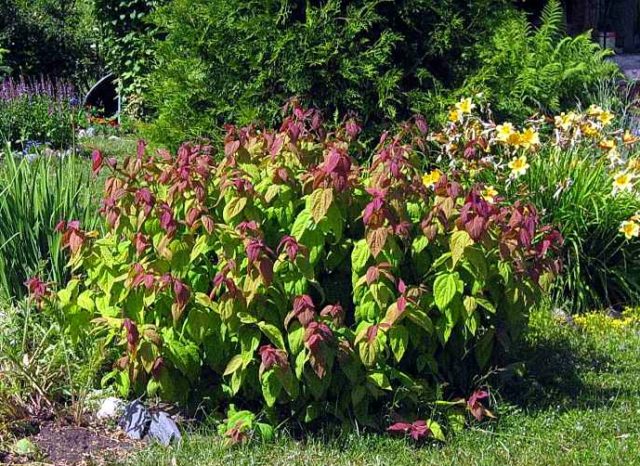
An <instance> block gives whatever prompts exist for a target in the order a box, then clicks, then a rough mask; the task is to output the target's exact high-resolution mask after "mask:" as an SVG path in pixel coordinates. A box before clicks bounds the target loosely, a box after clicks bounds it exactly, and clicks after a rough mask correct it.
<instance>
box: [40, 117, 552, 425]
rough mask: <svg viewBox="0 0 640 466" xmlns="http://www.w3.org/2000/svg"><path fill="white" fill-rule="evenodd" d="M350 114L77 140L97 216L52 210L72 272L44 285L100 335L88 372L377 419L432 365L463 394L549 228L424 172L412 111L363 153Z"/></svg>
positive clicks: (137, 384)
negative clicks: (87, 144) (173, 142)
mask: <svg viewBox="0 0 640 466" xmlns="http://www.w3.org/2000/svg"><path fill="white" fill-rule="evenodd" d="M359 130H360V128H359V126H358V125H357V123H355V122H354V121H352V120H350V121H347V122H345V124H344V125H342V126H341V127H340V128H339V129H338V130H336V131H335V132H328V131H327V130H326V128H325V126H324V125H323V123H322V119H321V117H320V115H319V113H318V112H316V111H313V110H303V109H301V108H298V107H295V108H294V109H293V110H292V113H291V114H290V115H289V116H287V117H286V119H285V120H284V122H283V124H282V126H281V127H280V129H279V130H277V131H271V130H264V129H257V128H254V127H247V128H237V127H233V126H228V127H227V134H226V137H225V140H224V153H222V154H216V153H214V150H213V149H212V148H211V147H209V146H205V145H194V144H185V145H183V146H182V147H181V148H180V149H179V151H178V152H177V154H172V153H170V152H168V151H164V150H160V151H158V152H157V153H155V154H150V153H148V151H147V149H146V148H145V145H144V143H142V142H141V143H140V144H139V146H138V151H137V154H136V155H134V156H132V157H130V158H128V159H126V160H125V161H124V162H123V163H118V162H116V161H115V160H109V159H106V160H105V159H104V158H103V157H102V155H101V154H100V153H94V156H93V161H94V170H95V171H96V172H98V171H101V170H107V171H109V173H110V175H109V177H108V179H107V181H106V184H105V191H104V201H103V207H102V211H101V212H102V215H103V216H104V218H105V220H106V224H107V229H106V232H105V233H104V234H100V233H98V232H96V231H87V230H85V229H83V228H82V225H79V224H78V223H77V222H70V223H65V222H63V223H61V224H60V225H59V230H60V231H61V233H62V235H63V236H62V244H63V245H64V247H65V248H67V249H68V251H69V256H70V261H69V266H70V267H71V269H72V273H73V279H72V280H71V281H70V282H69V283H68V285H67V286H66V287H64V288H62V289H60V290H59V291H57V294H56V295H55V296H53V297H45V298H44V299H46V300H50V305H52V306H55V307H57V308H59V309H60V310H61V311H62V312H63V313H64V314H65V315H66V316H68V321H69V322H71V326H70V328H69V330H70V331H71V332H74V333H78V332H81V331H86V330H87V329H88V327H94V326H96V327H98V329H100V330H101V331H102V332H104V334H106V335H108V336H109V341H111V343H112V345H116V346H117V347H119V349H120V351H121V357H120V359H118V360H117V361H116V362H115V365H114V370H113V372H112V373H110V374H108V375H107V376H106V378H105V381H112V382H113V383H115V384H116V385H117V387H118V388H119V389H120V390H121V392H122V394H124V395H127V394H134V393H135V394H137V395H141V394H144V393H146V394H148V395H159V396H161V397H163V398H166V399H170V400H176V401H180V402H186V401H190V400H195V401H198V400H200V399H201V398H203V397H207V398H209V399H210V400H212V401H213V402H215V403H218V404H223V405H225V404H227V403H230V402H233V403H235V404H236V405H239V406H243V407H245V408H246V407H248V408H249V409H254V410H255V409H256V408H264V409H266V411H267V412H268V413H270V415H271V416H273V417H274V418H277V417H278V416H289V415H293V416H295V417H297V418H300V419H303V420H306V421H310V420H313V419H315V418H316V417H318V416H323V417H335V418H338V419H340V420H343V421H353V420H354V419H357V420H358V422H359V423H365V424H367V425H372V426H377V427H386V426H381V425H380V422H379V416H380V414H381V413H383V412H387V411H384V409H385V408H386V409H389V408H392V410H393V411H394V413H397V414H398V415H401V416H403V417H404V419H409V418H414V419H415V416H418V415H425V414H428V412H427V405H426V404H425V403H427V402H429V401H433V400H434V399H436V398H437V397H438V395H437V391H436V387H437V386H438V385H439V384H440V383H441V382H443V381H447V382H449V384H450V391H451V392H452V393H451V394H452V395H453V394H458V395H460V394H461V395H467V394H469V393H470V392H471V391H472V380H473V377H474V376H476V375H478V374H480V373H483V371H485V370H486V369H487V368H488V366H489V365H490V364H491V363H493V362H496V361H499V360H501V359H503V357H504V354H505V349H506V348H507V347H508V346H509V343H510V342H511V341H512V340H513V338H515V337H516V336H517V335H518V332H519V331H520V330H521V329H522V326H523V324H524V323H525V322H526V317H527V313H528V310H529V309H530V308H531V306H534V305H535V304H536V303H537V302H538V300H539V298H540V295H541V293H540V291H541V286H543V285H545V284H546V283H548V282H549V281H550V279H551V278H552V276H553V275H554V274H556V273H557V272H558V269H559V262H558V260H557V256H556V252H557V249H558V247H559V245H560V242H561V238H560V235H559V234H558V232H556V231H554V230H553V229H552V228H551V227H549V226H546V225H543V224H542V223H541V222H540V218H539V215H538V211H537V209H536V208H535V207H534V206H532V205H530V204H528V203H526V202H515V203H511V204H510V203H505V202H502V201H501V200H499V199H498V198H496V199H495V200H494V201H493V202H489V201H487V200H486V199H485V198H484V197H483V196H482V192H483V189H484V187H483V186H480V185H473V186H469V187H465V186H463V185H462V184H460V183H459V182H458V181H456V176H455V175H451V176H450V175H448V174H444V173H443V174H441V176H439V177H438V178H437V180H434V182H433V183H427V184H425V183H424V182H423V176H424V175H425V174H424V172H423V170H422V169H421V167H420V166H421V156H420V155H419V150H420V148H421V147H425V144H427V141H426V124H425V122H424V120H422V119H420V118H417V119H415V120H413V121H412V122H411V123H408V124H406V125H404V126H403V127H402V128H401V130H400V131H399V132H398V133H397V134H388V133H385V134H383V135H382V137H381V138H380V142H379V144H378V147H377V149H376V151H375V154H374V156H373V159H372V163H371V165H370V166H369V167H363V166H360V165H358V163H357V162H356V161H355V160H354V158H352V157H351V156H350V149H352V148H353V147H354V146H355V140H356V138H357V135H358V132H359ZM374 416H378V417H374ZM396 419H397V418H396ZM421 419H424V417H422V418H421ZM420 425H422V424H420ZM428 425H429V426H431V425H432V424H428ZM434 429H435V427H433V428H432V429H431V430H434ZM425 432H426V431H425Z"/></svg>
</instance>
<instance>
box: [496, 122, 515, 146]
mask: <svg viewBox="0 0 640 466" xmlns="http://www.w3.org/2000/svg"><path fill="white" fill-rule="evenodd" d="M514 134H516V130H515V128H514V127H513V125H512V124H511V123H504V124H502V125H498V126H496V139H497V140H498V141H502V142H509V139H512V140H513V138H512V137H513V135H514Z"/></svg>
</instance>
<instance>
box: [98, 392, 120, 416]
mask: <svg viewBox="0 0 640 466" xmlns="http://www.w3.org/2000/svg"><path fill="white" fill-rule="evenodd" d="M123 407H124V402H123V401H122V400H120V399H118V398H115V397H113V396H110V397H109V398H106V399H104V400H103V401H102V403H101V404H100V409H99V410H98V412H97V413H96V417H97V418H98V419H114V418H115V417H117V416H118V415H120V414H121V413H122V410H123Z"/></svg>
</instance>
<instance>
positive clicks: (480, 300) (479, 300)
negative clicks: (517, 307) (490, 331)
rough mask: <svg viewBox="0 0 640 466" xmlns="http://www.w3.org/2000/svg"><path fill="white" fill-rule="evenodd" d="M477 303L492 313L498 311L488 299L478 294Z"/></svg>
mask: <svg viewBox="0 0 640 466" xmlns="http://www.w3.org/2000/svg"><path fill="white" fill-rule="evenodd" d="M476 303H478V305H479V306H480V307H483V308H485V309H486V310H487V311H489V312H491V313H492V314H495V313H496V308H495V306H494V305H493V304H492V303H491V301H489V300H488V299H485V298H479V297H477V296H476Z"/></svg>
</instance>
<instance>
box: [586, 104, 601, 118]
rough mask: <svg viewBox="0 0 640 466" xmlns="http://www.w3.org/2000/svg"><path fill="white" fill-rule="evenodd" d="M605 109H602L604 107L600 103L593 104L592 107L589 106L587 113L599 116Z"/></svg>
mask: <svg viewBox="0 0 640 466" xmlns="http://www.w3.org/2000/svg"><path fill="white" fill-rule="evenodd" d="M603 111H604V110H602V107H600V106H599V105H595V104H594V105H591V107H589V109H588V110H587V114H588V115H589V116H598V115H600V114H601V113H602V112H603Z"/></svg>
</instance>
